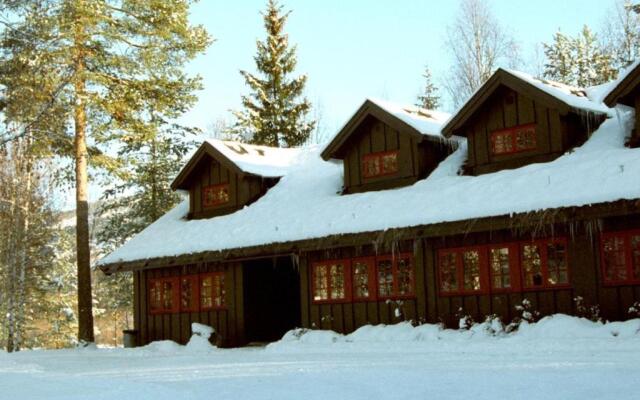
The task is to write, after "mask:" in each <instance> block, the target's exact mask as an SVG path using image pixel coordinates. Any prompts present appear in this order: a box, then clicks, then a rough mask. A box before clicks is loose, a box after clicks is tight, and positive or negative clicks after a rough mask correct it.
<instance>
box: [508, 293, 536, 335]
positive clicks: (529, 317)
mask: <svg viewBox="0 0 640 400" xmlns="http://www.w3.org/2000/svg"><path fill="white" fill-rule="evenodd" d="M515 309H516V311H519V312H520V316H519V317H515V318H514V319H513V321H511V323H510V324H509V325H507V326H506V328H505V332H507V333H510V332H515V331H517V330H518V328H519V327H520V325H521V324H522V323H523V322H526V323H534V322H536V321H537V320H538V319H540V312H539V311H538V310H534V309H533V306H532V305H531V301H529V299H523V300H522V302H521V303H520V304H518V305H516V306H515Z"/></svg>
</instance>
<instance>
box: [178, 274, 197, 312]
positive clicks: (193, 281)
mask: <svg viewBox="0 0 640 400" xmlns="http://www.w3.org/2000/svg"><path fill="white" fill-rule="evenodd" d="M179 280H180V304H179V306H180V312H198V311H200V275H182V276H180V277H179ZM185 281H188V282H190V284H191V288H192V292H191V305H190V306H184V305H183V300H184V296H185V292H184V289H185V285H184V283H185Z"/></svg>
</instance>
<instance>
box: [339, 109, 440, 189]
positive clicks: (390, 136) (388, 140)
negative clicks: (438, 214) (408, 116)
mask: <svg viewBox="0 0 640 400" xmlns="http://www.w3.org/2000/svg"><path fill="white" fill-rule="evenodd" d="M348 143H349V144H348V150H347V152H346V153H345V156H344V186H345V192H346V193H359V192H364V191H369V190H382V189H389V188H394V187H399V186H406V185H409V184H412V183H414V182H415V181H416V180H418V179H422V178H424V177H426V176H427V175H428V174H429V173H430V172H431V171H432V170H433V169H434V168H435V167H436V166H437V165H438V163H439V162H440V161H442V160H443V159H444V158H445V157H446V156H447V155H448V154H449V153H450V150H451V149H448V148H447V147H446V146H445V145H438V144H437V143H433V142H425V141H420V142H419V139H418V138H416V137H415V136H413V135H410V134H408V133H405V132H399V131H398V130H396V129H393V128H392V127H390V126H389V125H387V124H385V123H383V122H382V121H379V120H377V119H376V118H374V117H371V116H369V117H368V118H366V119H365V120H364V121H363V122H362V124H360V126H359V127H358V128H357V129H356V131H355V133H354V134H353V135H352V136H351V138H350V139H349V142H348ZM393 150H397V151H398V172H397V173H396V174H393V175H387V176H380V177H373V178H364V177H363V176H362V162H361V161H362V158H363V157H364V156H365V155H367V154H371V153H377V152H382V151H393Z"/></svg>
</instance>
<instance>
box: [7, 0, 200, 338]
mask: <svg viewBox="0 0 640 400" xmlns="http://www.w3.org/2000/svg"><path fill="white" fill-rule="evenodd" d="M191 3H192V1H191V0H148V1H126V0H50V1H41V0H4V1H2V2H0V5H1V6H2V10H3V11H5V12H6V14H7V15H10V16H11V18H12V20H10V21H8V22H7V24H8V28H7V29H5V31H4V34H3V37H2V40H1V43H0V49H1V51H2V58H1V60H0V85H3V86H5V88H6V89H5V94H6V96H5V97H6V98H5V99H4V105H5V106H6V107H5V109H4V115H5V118H6V119H7V120H10V121H17V122H19V123H20V125H21V126H23V127H26V128H28V129H20V130H15V131H8V132H5V133H4V135H3V136H4V138H3V139H2V140H3V141H6V140H12V139H14V138H15V137H17V136H23V135H25V134H26V133H27V132H29V134H30V135H32V136H33V137H34V139H35V142H34V144H37V145H38V146H39V147H40V148H41V149H42V150H43V151H44V152H49V153H50V154H56V155H59V156H62V157H68V158H69V159H71V160H72V161H73V166H74V171H73V172H71V173H70V175H71V176H73V177H74V178H73V180H74V181H75V190H76V220H77V224H76V252H77V270H78V271H77V275H78V322H79V323H78V338H79V339H80V341H82V342H92V341H93V340H94V335H93V315H92V297H91V274H90V260H91V257H90V249H89V203H88V193H87V191H88V181H89V175H88V167H89V163H91V164H92V165H93V166H96V167H103V168H105V170H107V171H115V170H117V169H118V167H119V166H120V160H118V159H117V158H114V157H110V156H109V155H108V150H107V149H108V148H109V144H112V143H114V142H115V143H118V144H123V143H124V144H125V145H126V144H127V143H131V142H136V141H144V140H145V139H147V138H149V137H152V136H154V135H155V134H156V131H157V127H158V123H157V121H158V120H162V121H169V120H172V119H175V118H177V117H179V116H180V115H181V114H182V113H183V112H184V111H185V110H186V109H188V108H189V107H190V106H191V105H192V104H193V103H194V102H195V97H194V95H193V92H194V90H197V89H199V88H200V86H201V83H200V80H199V78H197V77H195V78H194V77H188V76H186V75H185V74H184V73H183V67H184V65H185V63H186V62H188V61H189V60H191V59H193V58H194V57H195V56H196V55H198V54H199V53H201V52H202V51H204V49H205V48H206V46H207V45H208V44H209V42H210V40H209V37H208V35H207V33H206V32H205V31H204V29H203V28H202V27H192V26H191V25H190V24H189V21H188V17H189V7H190V4H191Z"/></svg>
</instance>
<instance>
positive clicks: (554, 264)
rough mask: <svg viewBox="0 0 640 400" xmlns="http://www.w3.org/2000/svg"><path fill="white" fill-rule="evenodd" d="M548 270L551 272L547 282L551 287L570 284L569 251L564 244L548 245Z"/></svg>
mask: <svg viewBox="0 0 640 400" xmlns="http://www.w3.org/2000/svg"><path fill="white" fill-rule="evenodd" d="M547 269H548V270H549V276H548V277H547V281H548V283H549V284H550V285H563V284H567V283H569V273H568V269H567V249H566V248H565V246H564V244H561V243H549V244H547Z"/></svg>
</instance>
